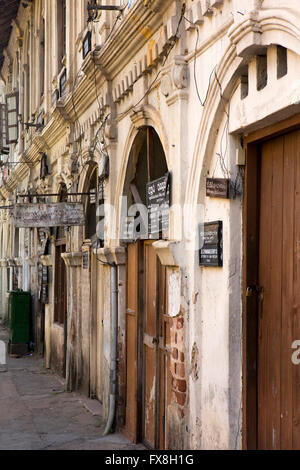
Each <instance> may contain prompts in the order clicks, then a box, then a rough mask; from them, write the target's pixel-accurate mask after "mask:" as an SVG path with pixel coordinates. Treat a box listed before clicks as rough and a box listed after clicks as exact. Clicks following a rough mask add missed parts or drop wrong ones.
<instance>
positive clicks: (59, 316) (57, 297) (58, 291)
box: [52, 184, 68, 377]
mask: <svg viewBox="0 0 300 470" xmlns="http://www.w3.org/2000/svg"><path fill="white" fill-rule="evenodd" d="M67 200H68V196H67V187H66V186H65V185H64V184H63V185H61V188H60V197H59V202H66V201H67ZM55 238H56V240H55V271H54V272H55V274H54V323H56V324H57V325H59V326H60V327H61V328H62V329H63V338H62V346H63V350H62V351H63V353H62V355H61V353H58V352H57V353H56V354H57V358H56V360H55V361H52V362H53V363H54V364H57V367H56V368H57V369H58V370H59V372H60V373H62V375H63V376H64V377H65V376H66V358H67V332H68V328H67V273H66V266H65V262H64V260H63V258H62V254H63V253H65V252H66V234H65V228H64V227H57V229H56V237H55Z"/></svg>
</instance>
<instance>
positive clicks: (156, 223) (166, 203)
mask: <svg viewBox="0 0 300 470" xmlns="http://www.w3.org/2000/svg"><path fill="white" fill-rule="evenodd" d="M146 197H147V209H148V215H149V238H159V234H160V233H164V232H167V231H168V230H169V224H170V205H171V192H170V174H169V173H167V174H166V175H165V176H163V177H162V178H159V179H158V180H155V181H152V182H150V183H148V184H147V186H146Z"/></svg>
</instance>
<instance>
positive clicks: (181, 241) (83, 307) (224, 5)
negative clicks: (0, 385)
mask: <svg viewBox="0 0 300 470" xmlns="http://www.w3.org/2000/svg"><path fill="white" fill-rule="evenodd" d="M4 3H5V2H4ZM91 3H93V2H91ZM24 4H25V6H24ZM100 4H101V5H104V6H108V5H110V6H111V5H113V6H120V9H118V10H103V11H101V13H100V11H96V10H95V5H94V10H93V9H91V7H92V6H93V5H89V4H88V2H87V1H85V0H55V1H53V0H34V1H32V2H22V3H21V4H20V6H19V10H18V13H17V14H16V15H15V14H14V13H13V12H12V14H11V19H12V30H11V33H10V36H9V38H8V39H9V40H7V42H6V44H3V45H2V46H1V47H2V48H3V47H4V46H5V48H4V49H3V60H2V59H1V62H2V68H1V75H0V78H1V91H0V93H1V97H2V98H1V100H2V101H1V102H2V108H1V109H2V110H3V113H4V117H5V116H6V117H7V116H9V110H11V112H12V116H13V113H15V114H14V115H15V116H18V120H17V122H14V119H13V117H12V118H11V121H8V122H10V124H11V126H12V127H11V129H9V126H8V127H6V126H2V134H1V137H2V139H3V140H2V149H3V148H4V149H7V148H8V149H9V150H8V152H7V151H6V150H5V152H4V153H5V154H6V155H3V156H2V157H1V158H2V161H3V164H2V167H1V171H2V181H1V187H0V196H1V201H2V202H1V212H0V217H1V228H0V230H1V231H0V247H1V253H0V255H1V277H0V283H1V313H2V316H3V317H5V315H6V312H7V292H8V291H9V290H11V289H15V288H22V289H24V290H30V291H31V292H32V297H33V318H34V335H33V340H34V342H35V344H36V347H37V349H38V350H39V351H40V352H43V351H44V353H45V361H46V366H47V367H51V368H54V369H56V370H57V371H58V372H59V373H60V374H61V375H63V376H65V378H66V386H67V388H68V390H75V389H76V390H81V391H82V392H83V393H85V394H87V395H89V396H91V397H94V398H96V399H98V400H100V401H101V402H102V403H103V405H104V409H105V411H106V415H107V417H108V427H110V426H111V425H112V424H113V419H115V421H116V424H117V426H118V427H119V428H121V429H123V431H124V432H125V433H126V435H128V436H129V437H130V438H131V439H132V440H133V441H142V442H144V443H146V444H147V445H148V446H149V447H152V448H170V449H182V448H186V449H240V448H242V447H244V448H246V447H248V448H300V431H299V424H298V423H299V420H300V410H299V398H300V397H299V393H300V392H299V390H300V389H299V383H300V382H299V381H300V371H299V366H297V365H296V364H295V363H294V362H292V359H291V358H292V354H293V346H292V345H293V344H294V342H295V341H297V340H299V339H300V331H299V329H300V326H299V315H300V313H299V302H298V300H297V297H298V295H299V294H298V292H299V280H298V279H299V276H298V272H299V266H298V264H299V261H298V257H299V255H298V252H299V243H298V238H297V236H298V229H299V228H298V221H297V220H298V219H297V214H298V210H299V206H298V204H299V197H298V191H299V186H298V185H299V178H298V173H299V170H298V168H299V165H298V161H299V158H300V155H299V152H300V150H299V148H300V146H299V144H300V142H299V130H298V129H299V126H300V118H299V113H300V107H299V103H300V99H299V80H298V79H297V77H298V75H299V72H300V60H299V55H300V26H299V25H300V9H299V5H298V2H297V1H296V0H290V1H289V2H287V1H285V0H263V1H262V0H248V1H244V0H218V1H212V0H210V1H206V0H186V1H185V2H183V1H179V0H143V1H142V0H132V1H129V2H125V1H121V0H120V1H117V0H109V1H102V2H100V1H99V2H98V5H100ZM88 5H89V6H90V9H88ZM88 17H89V19H90V21H89V22H88V21H87V20H88ZM0 34H1V33H0ZM10 98H11V99H12V100H14V99H15V101H14V102H13V103H17V106H15V107H14V106H12V105H11V104H10V103H11V102H10V101H9V99H10ZM16 108H18V110H16ZM2 121H5V119H4V120H2ZM2 121H1V123H2ZM1 125H2V124H1ZM14 126H15V127H14ZM13 132H16V133H17V134H16V135H13ZM5 133H6V134H7V133H10V134H11V135H10V134H9V135H10V137H9V138H7V135H5ZM7 142H11V143H7ZM2 153H3V152H2ZM7 153H9V154H8V155H7ZM157 196H161V198H162V200H163V201H167V202H169V201H170V202H171V204H170V205H171V209H170V213H169V216H168V217H167V219H168V220H167V221H166V220H165V218H164V216H162V219H163V220H161V226H160V227H158V228H157V227H156V229H154V232H153V231H151V230H150V232H149V226H150V227H152V228H153V226H154V225H155V220H154V221H153V219H152V218H150V222H149V220H148V213H147V210H146V212H145V213H144V210H145V208H147V209H149V208H150V207H151V200H152V201H153V200H154V201H157V200H158V199H155V198H156V197H157ZM151 198H152V199H151ZM63 202H73V203H75V202H77V203H78V202H79V203H82V204H83V207H84V213H85V224H84V225H78V226H71V225H70V226H68V225H65V226H57V227H54V226H52V227H41V226H40V227H39V228H37V226H35V227H34V226H32V227H24V226H23V227H22V226H21V227H19V228H18V227H17V226H16V223H15V218H14V210H15V206H16V205H18V204H20V203H27V204H33V203H35V204H40V205H41V208H40V210H41V213H42V211H43V210H44V209H43V207H44V206H45V204H46V203H48V204H50V203H63ZM167 213H168V211H167ZM156 221H157V220H156ZM203 224H204V225H203ZM203 234H204V235H203ZM203 239H204V245H203ZM262 287H263V290H262ZM116 351H117V357H116ZM114 400H116V402H114Z"/></svg>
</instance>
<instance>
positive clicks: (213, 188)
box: [206, 178, 229, 199]
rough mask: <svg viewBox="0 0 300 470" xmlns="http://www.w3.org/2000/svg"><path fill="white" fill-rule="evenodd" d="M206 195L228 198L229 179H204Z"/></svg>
mask: <svg viewBox="0 0 300 470" xmlns="http://www.w3.org/2000/svg"><path fill="white" fill-rule="evenodd" d="M206 196H208V197H217V198H222V199H228V198H229V179H223V178H207V179H206Z"/></svg>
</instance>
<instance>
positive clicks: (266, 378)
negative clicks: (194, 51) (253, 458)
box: [248, 130, 300, 449]
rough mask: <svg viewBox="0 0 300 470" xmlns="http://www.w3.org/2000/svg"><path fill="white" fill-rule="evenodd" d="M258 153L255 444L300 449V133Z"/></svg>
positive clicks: (279, 139)
mask: <svg viewBox="0 0 300 470" xmlns="http://www.w3.org/2000/svg"><path fill="white" fill-rule="evenodd" d="M259 153H260V155H259V156H258V165H257V170H258V173H257V174H258V179H257V181H258V185H257V186H258V190H259V191H258V194H259V198H258V204H257V207H258V209H259V212H258V214H259V215H258V217H257V219H258V231H257V232H258V247H257V252H258V265H257V272H258V285H257V286H256V288H255V290H256V296H257V342H256V344H257V353H256V354H257V379H256V380H257V387H256V393H257V437H256V439H257V441H256V446H257V448H258V449H300V365H297V364H296V363H294V362H293V360H292V357H293V353H294V352H295V351H294V349H293V343H294V342H295V341H297V340H300V130H297V131H293V132H291V133H288V134H285V135H282V136H280V137H277V138H274V139H271V140H269V141H266V142H264V143H262V144H261V145H260V146H259ZM252 289H253V288H252ZM250 293H251V292H250ZM248 294H249V292H248ZM250 321H251V320H250ZM253 412H255V410H252V413H253ZM249 413H251V410H249Z"/></svg>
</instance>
